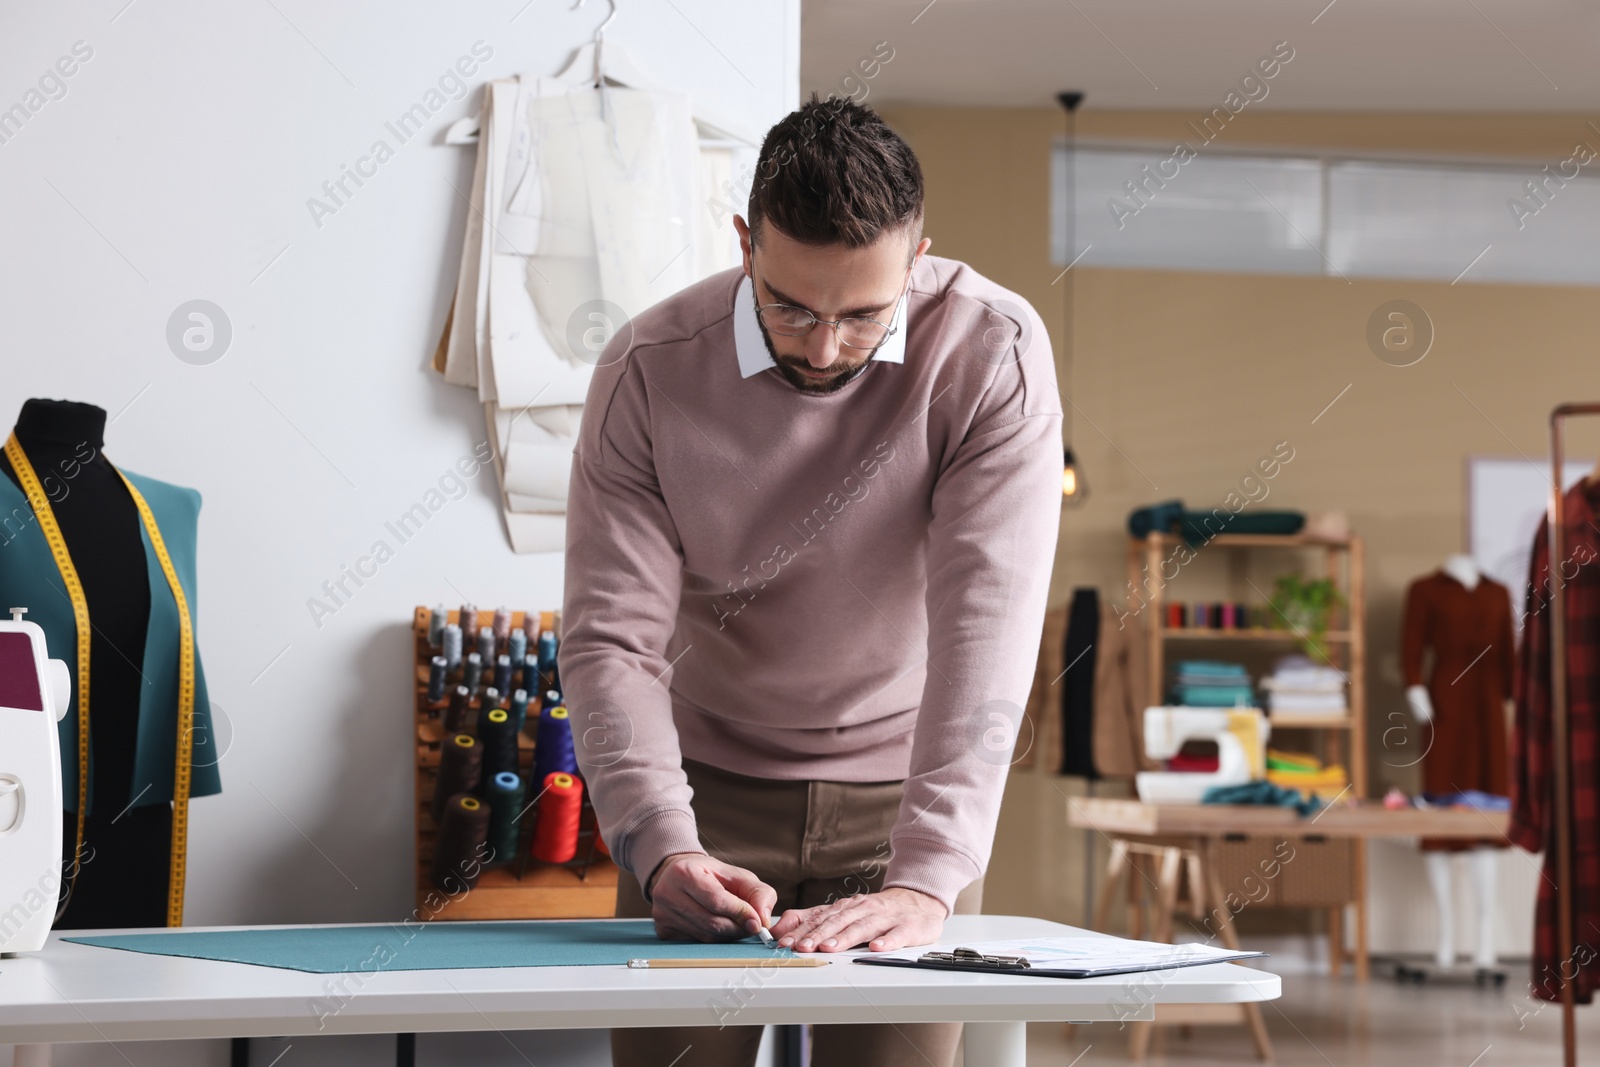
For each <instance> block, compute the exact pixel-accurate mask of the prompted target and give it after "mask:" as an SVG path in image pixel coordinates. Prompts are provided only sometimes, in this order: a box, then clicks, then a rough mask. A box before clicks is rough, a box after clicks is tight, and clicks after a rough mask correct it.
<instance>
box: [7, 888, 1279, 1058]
mask: <svg viewBox="0 0 1600 1067" xmlns="http://www.w3.org/2000/svg"><path fill="white" fill-rule="evenodd" d="M341 925H350V924H341ZM373 925H374V926H375V927H377V928H380V929H387V928H388V924H381V923H380V924H373ZM305 928H309V929H315V927H314V926H313V927H305ZM186 929H189V930H195V929H213V930H227V929H246V928H245V927H203V928H201V927H187V928H186ZM122 932H127V933H149V932H152V931H111V930H96V931H87V930H69V931H58V932H56V933H53V934H52V935H51V937H50V941H49V943H48V944H46V946H45V948H44V949H43V951H41V952H37V953H28V954H25V955H22V956H19V957H16V958H7V959H0V1044H13V1043H15V1044H24V1043H39V1044H44V1043H59V1042H77V1041H90V1042H94V1041H143V1040H170V1039H179V1038H207V1037H209V1038H217V1037H264V1036H283V1037H288V1036H298V1035H316V1034H388V1033H435V1032H445V1031H466V1030H491V1029H493V1030H543V1029H561V1030H567V1029H584V1028H611V1027H628V1026H666V1025H671V1026H703V1025H716V1024H717V1023H718V1022H719V1021H725V1022H727V1023H728V1024H729V1025H761V1024H783V1023H884V1022H891V1023H907V1022H948V1021H965V1022H967V1023H968V1024H969V1026H968V1027H967V1050H968V1051H967V1062H968V1063H981V1064H985V1065H988V1067H1021V1065H1022V1064H1023V1063H1024V1061H1025V1056H1026V1040H1025V1037H1026V1027H1025V1024H1026V1023H1028V1022H1044V1021H1057V1022H1078V1023H1094V1022H1117V1023H1121V1022H1134V1021H1141V1020H1148V1019H1150V1018H1152V1014H1153V1009H1152V1005H1154V1004H1235V1003H1243V1002H1253V1001H1263V1000H1273V999H1276V998H1277V997H1278V996H1279V995H1280V993H1281V985H1280V983H1279V980H1278V976H1277V975H1275V974H1272V973H1270V972H1267V971H1263V970H1257V969H1255V968H1252V967H1246V966H1241V965H1238V964H1211V965H1207V966H1202V967H1184V968H1174V969H1171V970H1166V971H1156V972H1149V973H1145V974H1132V975H1120V976H1116V977H1108V978H1085V979H1054V978H1022V977H1013V976H1009V975H993V976H991V975H980V974H971V973H962V972H955V971H934V970H914V969H909V968H902V967H869V966H862V965H860V964H856V963H852V962H850V961H849V956H850V955H852V954H850V953H839V954H837V955H835V956H833V957H832V958H833V959H835V960H836V962H835V963H834V964H833V965H832V966H828V967H817V968H762V969H731V968H730V969H716V970H654V971H651V970H630V969H628V968H626V967H620V966H597V967H497V968H478V969H465V970H431V971H386V972H385V971H380V972H379V973H377V974H373V975H370V976H368V975H367V974H345V975H338V974H313V973H308V972H303V971H292V970H284V969H280V968H274V967H257V966H250V965H246V964H239V963H223V962H218V961H214V960H200V959H189V958H184V957H177V956H158V955H151V954H148V953H142V952H129V951H124V950H120V949H109V948H99V947H95V946H91V945H78V944H71V943H68V942H65V941H62V940H61V938H62V937H64V936H65V937H75V936H86V935H89V934H91V933H94V934H104V933H122ZM1087 933H1088V932H1087V931H1083V930H1079V929H1077V928H1075V927H1070V926H1063V925H1061V924H1059V923H1053V922H1047V921H1045V920H1043V919H1032V918H1023V917H1018V916H1007V915H959V916H955V917H953V918H951V919H950V920H949V922H948V923H947V924H946V926H945V931H944V935H943V937H942V938H941V940H943V941H946V942H951V941H954V942H961V943H966V942H973V941H987V940H994V939H1004V938H1020V937H1042V936H1069V935H1083V934H1087ZM341 983H342V985H343V989H342V990H341ZM719 1010H720V1011H721V1013H722V1019H721V1020H719V1017H718V1012H719ZM974 1056H976V1057H977V1058H974Z"/></svg>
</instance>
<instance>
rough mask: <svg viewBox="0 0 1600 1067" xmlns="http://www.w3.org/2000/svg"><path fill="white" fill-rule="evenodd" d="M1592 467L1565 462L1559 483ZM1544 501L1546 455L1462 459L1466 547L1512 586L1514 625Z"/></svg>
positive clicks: (1547, 485)
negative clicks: (1464, 488)
mask: <svg viewBox="0 0 1600 1067" xmlns="http://www.w3.org/2000/svg"><path fill="white" fill-rule="evenodd" d="M1592 470H1594V466H1593V465H1592V464H1590V463H1588V462H1587V461H1569V462H1568V463H1567V464H1566V467H1565V469H1564V470H1563V471H1562V475H1561V485H1562V488H1563V489H1570V488H1571V487H1572V485H1573V484H1574V483H1575V482H1577V481H1578V480H1579V479H1581V478H1582V477H1584V476H1585V475H1586V474H1588V473H1589V472H1590V471H1592ZM1549 506H1550V461H1549V460H1548V459H1544V460H1527V459H1523V458H1521V457H1517V458H1514V459H1507V458H1503V457H1484V456H1475V457H1472V458H1470V459H1468V460H1467V551H1468V553H1470V554H1471V556H1472V558H1473V559H1474V560H1476V561H1477V564H1478V567H1479V568H1480V569H1481V570H1482V571H1483V572H1484V573H1485V574H1487V575H1488V576H1489V577H1491V578H1493V579H1494V580H1495V581H1497V582H1499V583H1500V584H1502V585H1504V586H1505V587H1506V588H1507V589H1509V590H1511V602H1512V606H1513V607H1514V608H1515V609H1516V610H1515V611H1514V612H1513V614H1515V615H1516V616H1517V618H1518V625H1519V628H1520V621H1521V615H1522V598H1523V596H1524V595H1525V590H1526V588H1527V585H1528V560H1529V558H1530V557H1531V556H1532V555H1533V539H1534V537H1535V536H1536V535H1537V534H1538V532H1539V520H1540V519H1542V518H1544V515H1545V512H1546V510H1548V508H1549Z"/></svg>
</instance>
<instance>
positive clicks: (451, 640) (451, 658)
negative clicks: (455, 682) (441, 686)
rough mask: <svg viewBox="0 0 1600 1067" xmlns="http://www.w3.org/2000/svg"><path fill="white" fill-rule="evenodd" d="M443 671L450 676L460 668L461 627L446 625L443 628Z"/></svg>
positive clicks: (451, 624)
mask: <svg viewBox="0 0 1600 1067" xmlns="http://www.w3.org/2000/svg"><path fill="white" fill-rule="evenodd" d="M444 661H445V669H446V670H448V671H449V672H450V673H451V674H454V673H455V672H456V668H458V667H460V666H461V627H459V626H457V625H456V624H455V623H453V622H452V623H448V624H446V626H445V628H444Z"/></svg>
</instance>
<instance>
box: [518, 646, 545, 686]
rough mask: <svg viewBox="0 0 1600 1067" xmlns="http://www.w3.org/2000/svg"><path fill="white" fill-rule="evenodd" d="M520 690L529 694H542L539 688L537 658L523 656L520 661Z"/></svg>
mask: <svg viewBox="0 0 1600 1067" xmlns="http://www.w3.org/2000/svg"><path fill="white" fill-rule="evenodd" d="M522 688H523V689H526V690H527V691H528V692H530V693H542V692H544V690H543V689H542V688H540V686H539V657H538V656H531V655H530V656H525V657H523V659H522Z"/></svg>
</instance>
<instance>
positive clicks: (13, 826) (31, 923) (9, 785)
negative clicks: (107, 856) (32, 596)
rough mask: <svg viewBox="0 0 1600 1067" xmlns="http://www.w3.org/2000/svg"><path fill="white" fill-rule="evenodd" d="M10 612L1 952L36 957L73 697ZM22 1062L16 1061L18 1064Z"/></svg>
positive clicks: (54, 878)
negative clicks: (60, 729)
mask: <svg viewBox="0 0 1600 1067" xmlns="http://www.w3.org/2000/svg"><path fill="white" fill-rule="evenodd" d="M27 610H28V609H27V608H12V609H11V620H10V621H9V622H0V954H4V955H9V954H12V953H17V952H37V951H39V950H40V949H42V948H43V947H44V943H45V939H46V938H47V937H48V936H49V935H50V927H51V925H52V924H53V923H54V922H55V919H56V907H57V899H58V895H59V892H60V889H61V875H62V871H61V818H62V816H61V747H60V746H61V742H60V738H59V737H58V736H57V733H56V729H57V727H56V723H57V722H58V721H60V719H61V718H62V717H63V716H64V715H66V713H67V702H68V699H69V697H70V695H71V692H72V677H71V675H70V674H69V672H68V671H67V665H66V664H65V663H63V662H62V661H61V660H58V659H51V658H50V652H49V650H48V649H47V648H46V647H45V643H44V631H43V630H41V629H40V628H39V627H38V626H36V625H35V624H33V623H31V622H23V621H22V616H23V614H24V613H26V612H27ZM19 1062H20V1061H19Z"/></svg>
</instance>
